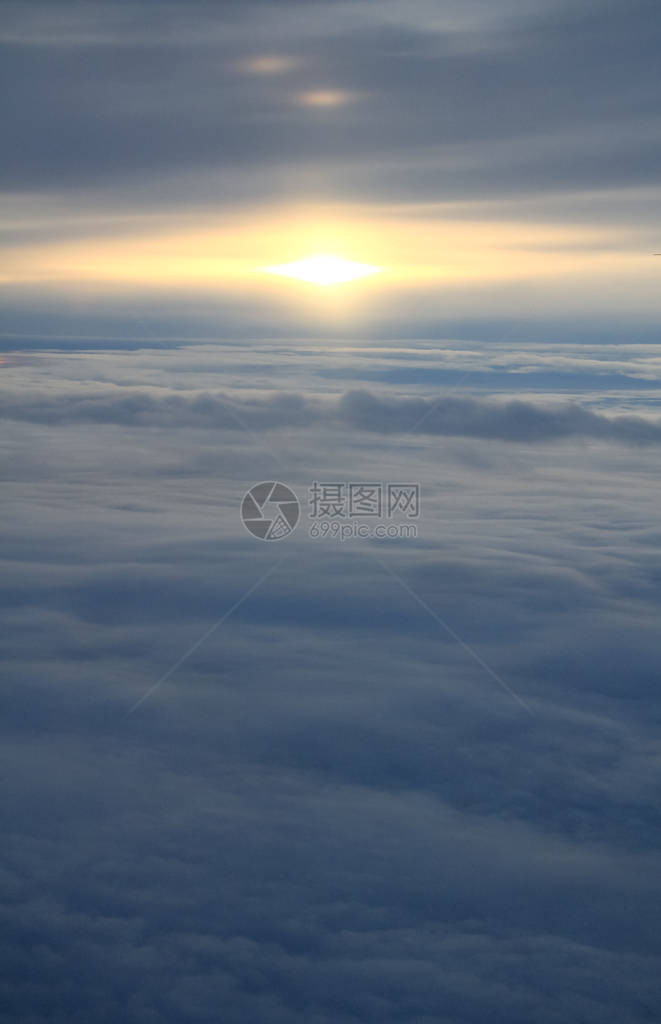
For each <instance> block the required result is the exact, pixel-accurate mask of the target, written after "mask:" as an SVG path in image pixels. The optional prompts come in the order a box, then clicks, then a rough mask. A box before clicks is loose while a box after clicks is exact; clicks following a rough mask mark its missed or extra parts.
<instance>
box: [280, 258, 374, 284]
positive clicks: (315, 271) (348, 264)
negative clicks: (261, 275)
mask: <svg viewBox="0 0 661 1024" xmlns="http://www.w3.org/2000/svg"><path fill="white" fill-rule="evenodd" d="M264 269H265V270H266V272H267V273H268V274H279V275H280V276H281V277H294V278H296V279H297V280H299V281H307V282H308V283H309V284H319V285H323V286H326V285H330V284H344V283H345V282H346V281H357V280H358V278H361V277H369V275H370V274H379V273H380V272H381V270H382V269H383V268H382V267H373V266H371V265H370V264H369V263H354V262H353V261H352V260H345V259H342V258H341V257H340V256H331V255H326V254H322V253H320V254H319V255H317V256H308V257H307V258H306V259H304V260H296V261H295V262H294V263H283V264H281V265H280V266H277V267H265V268H264Z"/></svg>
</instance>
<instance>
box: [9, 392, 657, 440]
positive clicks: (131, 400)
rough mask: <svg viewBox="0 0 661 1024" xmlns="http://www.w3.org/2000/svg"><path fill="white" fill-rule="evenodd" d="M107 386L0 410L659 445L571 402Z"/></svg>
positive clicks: (640, 420) (197, 424)
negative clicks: (240, 395) (161, 391)
mask: <svg viewBox="0 0 661 1024" xmlns="http://www.w3.org/2000/svg"><path fill="white" fill-rule="evenodd" d="M123 391H124V389H114V390H112V391H110V392H107V391H106V392H101V393H99V392H97V393H96V394H91V395H85V394H83V393H81V392H80V391H76V392H64V393H61V394H59V395H48V394H39V395H35V394H26V395H20V396H19V395H12V394H5V395H3V396H2V403H1V404H0V415H2V416H4V417H5V418H8V419H15V420H27V421H30V422H32V423H47V424H53V425H56V424H58V423H59V424H75V423H97V424H112V423H114V424H120V425H124V426H133V427H136V426H142V427H165V428H173V429H174V428H180V427H194V428H201V429H209V428H219V429H230V430H243V429H245V427H246V426H248V427H250V428H251V429H260V430H265V429H278V428H280V427H305V426H309V425H312V424H317V425H318V424H329V425H337V426H349V427H354V428H356V429H358V430H369V431H373V432H375V433H380V434H406V433H407V432H408V431H410V430H414V431H415V432H417V433H420V434H432V435H440V436H448V437H451V436H456V437H476V438H483V439H485V440H489V439H492V440H499V441H513V442H524V443H528V444H536V443H538V442H550V441H560V440H563V439H565V438H594V439H596V440H602V441H616V442H620V443H623V444H634V445H645V444H659V443H661V423H660V422H659V421H658V420H657V419H650V418H646V417H644V416H611V415H604V414H603V413H596V412H592V411H590V410H589V409H585V408H582V407H581V406H580V405H578V404H575V403H574V404H569V403H563V404H562V405H552V406H549V405H543V404H541V403H533V402H529V401H522V400H514V401H507V400H501V401H492V400H488V399H481V398H457V397H454V396H452V395H449V396H447V397H444V396H443V395H441V396H439V397H438V398H430V399H424V398H411V399H401V398H394V397H392V396H387V397H382V396H379V395H377V394H374V393H372V392H370V391H366V390H360V391H349V392H347V393H346V394H344V395H343V396H341V397H340V398H339V399H337V400H335V401H333V400H328V399H321V400H320V399H316V400H312V399H310V398H306V397H305V396H302V395H296V394H286V393H285V394H278V395H273V396H269V397H267V398H254V399H250V400H245V399H244V400H242V401H237V400H236V398H233V397H231V396H228V395H223V394H220V393H218V394H213V393H212V394H198V395H195V396H193V397H190V396H184V395H177V394H168V395H165V396H162V397H161V396H158V395H157V394H155V393H154V392H147V391H140V390H133V389H131V390H130V393H129V394H124V393H122V392H123Z"/></svg>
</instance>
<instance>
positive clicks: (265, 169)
mask: <svg viewBox="0 0 661 1024" xmlns="http://www.w3.org/2000/svg"><path fill="white" fill-rule="evenodd" d="M257 6H258V7H261V5H257ZM305 8H306V9H305V17H303V16H302V14H301V8H300V6H299V5H296V4H294V5H283V6H282V7H280V5H279V6H278V8H277V9H274V8H273V7H272V6H269V5H263V9H264V14H263V18H262V20H261V21H258V22H257V24H255V20H254V19H250V18H249V17H248V13H247V12H248V11H249V10H254V9H255V8H254V7H252V6H251V8H246V10H245V11H244V12H243V14H242V13H241V12H240V8H239V7H238V6H237V5H234V4H229V5H214V6H211V5H206V4H202V5H191V6H190V7H189V6H188V5H187V8H186V12H185V16H184V13H183V9H181V8H173V7H169V8H168V9H167V11H168V14H167V18H166V19H165V20H164V22H163V23H162V24H159V25H156V24H154V23H153V15H152V13H151V5H147V6H144V5H135V11H133V12H131V13H128V14H127V9H126V8H125V9H124V11H123V16H120V17H116V18H113V17H111V16H110V15H109V13H108V12H109V8H107V7H106V6H104V5H93V6H90V8H89V10H88V11H87V12H86V14H85V16H84V19H83V20H82V28H81V32H80V33H79V36H77V35H76V32H75V25H76V21H75V17H74V16H73V9H72V8H69V7H64V8H63V10H64V11H65V12H66V13H67V14H68V15H69V19H68V21H69V24H70V25H71V28H70V33H71V38H70V41H67V38H66V34H64V38H61V37H60V38H59V39H58V40H57V41H56V42H55V43H54V44H53V43H49V41H48V37H47V35H46V36H44V35H39V33H36V34H35V29H34V21H35V18H34V11H33V12H32V19H31V21H30V20H28V23H27V26H26V27H25V29H24V35H23V37H20V31H19V30H18V29H15V30H14V32H13V34H11V33H10V35H9V40H8V41H6V42H5V43H4V46H3V54H2V65H3V71H4V76H5V81H6V85H7V88H6V90H5V94H6V103H7V107H6V112H5V118H4V121H5V132H6V143H7V145H6V149H7V158H6V160H5V161H4V163H3V175H4V182H5V184H6V186H7V187H10V188H14V189H16V188H18V189H23V188H25V186H26V185H33V186H36V185H43V184H44V183H47V184H48V187H49V188H51V189H52V188H53V187H54V186H55V185H56V184H57V183H60V184H61V185H67V186H79V185H81V184H91V183H94V182H97V183H100V182H106V183H112V182H113V181H115V180H116V179H117V176H118V175H119V176H121V177H123V178H124V179H125V180H126V181H127V183H128V182H129V181H130V180H131V179H134V178H135V177H136V176H137V177H140V176H141V175H145V174H147V175H149V178H150V179H152V184H153V178H154V176H155V175H156V176H157V177H161V176H162V175H163V174H165V173H170V172H175V171H183V170H185V169H186V168H196V169H198V170H199V169H200V168H201V167H204V166H205V165H206V166H208V167H209V168H210V169H212V168H214V167H222V169H223V172H224V173H225V174H227V173H228V172H229V171H231V169H232V168H233V167H235V168H241V173H245V170H246V169H247V170H250V169H253V170H256V171H258V177H256V178H255V181H254V185H253V190H254V197H257V195H258V193H259V192H260V191H261V193H262V194H266V193H268V195H269V197H270V198H272V197H273V194H274V192H273V190H274V187H275V188H279V187H280V186H278V185H276V183H275V182H274V178H273V173H274V171H276V169H277V168H280V169H281V170H282V171H284V170H285V169H287V168H288V169H289V170H290V171H291V169H293V168H296V167H297V166H298V167H299V168H301V169H305V168H306V167H307V171H308V178H309V174H312V177H313V178H314V179H315V180H316V182H317V186H316V187H317V190H318V191H321V192H322V194H323V192H324V191H330V192H331V193H333V192H339V194H341V195H342V194H344V195H352V194H353V195H358V194H360V193H363V194H364V193H365V192H366V191H369V194H370V196H371V197H372V198H374V197H376V196H381V197H384V196H388V195H389V196H390V197H397V198H400V199H401V198H411V197H415V198H416V199H417V200H419V199H420V198H422V197H423V196H436V197H437V196H438V195H439V192H440V193H441V194H442V195H443V196H444V197H448V196H459V195H461V194H462V193H463V194H465V195H473V196H478V195H485V194H489V195H493V194H494V192H496V193H504V194H508V193H511V192H512V191H513V190H519V191H521V190H522V191H524V192H526V193H531V192H535V191H537V190H539V189H542V190H548V189H552V190H553V191H557V190H558V188H563V189H572V188H579V187H581V188H585V187H591V188H594V187H597V186H599V185H601V186H607V185H624V184H630V185H634V184H640V183H645V182H647V183H655V179H654V176H653V174H652V172H651V170H650V168H652V167H654V166H655V164H656V162H657V161H656V160H655V155H658V132H657V131H656V120H657V116H658V108H659V99H660V97H659V85H658V76H657V74H656V55H657V52H658V47H659V32H660V27H659V19H658V17H657V11H656V7H655V4H654V3H653V2H648V0H635V2H629V0H627V2H624V0H617V2H615V0H611V2H609V3H608V4H607V6H606V7H604V5H601V4H584V5H582V6H580V7H579V8H578V9H576V8H570V7H567V6H565V5H558V4H555V5H552V6H551V7H550V8H547V6H546V5H541V4H540V5H539V9H538V11H537V12H536V13H531V11H530V10H528V11H527V12H526V13H525V14H522V13H520V14H518V15H514V14H510V16H509V17H507V16H504V17H503V18H502V19H501V20H500V21H498V20H496V21H495V23H491V24H488V25H486V26H485V25H484V24H482V25H481V24H480V23H479V21H478V22H476V23H474V24H473V25H471V26H464V27H463V28H461V29H460V30H459V29H456V28H453V27H452V26H451V24H450V25H448V26H446V27H443V26H437V27H436V28H432V26H431V25H430V24H429V20H428V19H427V18H426V17H425V12H424V11H423V10H422V9H421V11H420V12H419V15H418V23H416V9H415V8H411V10H410V12H409V14H408V17H407V16H406V14H405V13H404V12H400V17H399V20H397V19H396V18H394V19H393V17H392V13H389V12H388V11H387V10H385V11H383V12H382V13H381V14H380V12H379V8H378V7H375V6H374V5H373V4H364V3H361V4H358V5H356V8H357V12H356V13H355V14H354V15H353V16H352V13H351V10H350V9H349V8H348V7H347V6H346V5H339V6H338V7H334V6H333V5H331V4H328V3H326V4H325V3H318V4H315V5H314V7H310V5H305ZM37 10H39V8H37ZM335 10H337V13H336V14H334V11H335ZM136 12H137V13H136ZM16 17H17V18H18V22H19V27H20V16H19V15H17V16H16ZM51 21H52V19H51ZM31 23H32V28H30V24H31ZM37 23H38V19H37ZM191 29H193V31H192V32H191ZM17 33H18V36H19V39H20V41H17ZM81 34H82V38H80V35H81ZM280 39H283V40H286V43H285V49H286V50H287V52H289V53H292V54H293V55H294V56H298V57H299V58H301V63H300V66H295V67H294V70H292V72H291V73H290V74H285V75H279V76H278V75H273V76H259V75H249V74H245V73H241V72H240V71H239V70H238V69H237V60H239V59H240V58H241V57H246V58H248V57H250V56H252V55H254V53H255V51H257V52H259V50H260V49H262V50H264V49H265V50H266V51H267V52H268V51H269V50H272V49H273V48H274V45H275V48H276V49H278V44H279V40H280ZM324 86H326V87H328V86H330V87H336V88H337V87H340V88H342V89H345V90H347V91H349V92H350V93H354V94H355V95H356V102H355V103H352V104H350V105H349V106H348V107H346V108H344V109H343V110H342V111H340V112H337V114H335V113H333V112H330V113H329V112H326V114H324V115H322V116H321V117H320V116H319V112H317V113H312V114H311V112H310V111H308V110H305V109H304V108H301V107H300V106H297V105H296V104H295V103H293V102H292V97H294V96H295V95H296V93H297V92H300V91H304V90H305V89H309V88H318V87H324ZM623 133H624V136H625V137H626V140H627V142H626V146H622V138H623ZM402 157H405V167H404V168H403V169H401V170H400V169H399V168H400V167H401V166H402V164H401V161H402ZM375 160H376V163H375ZM366 174H369V188H368V183H367V181H366V180H365V175H366ZM298 178H299V176H298V175H297V174H296V175H295V179H294V180H295V181H296V182H297V185H296V187H297V188H300V182H299V181H298ZM184 187H185V185H184V184H183V183H182V189H183V188H184ZM283 187H284V191H285V193H286V192H287V186H286V185H283ZM179 198H180V201H184V202H186V201H190V197H189V196H186V195H185V193H182V194H181V195H180V197H179ZM218 198H219V200H220V202H221V203H222V195H221V196H219V197H218Z"/></svg>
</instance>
